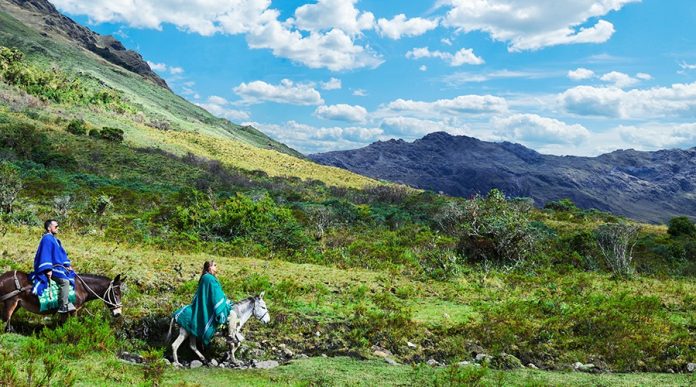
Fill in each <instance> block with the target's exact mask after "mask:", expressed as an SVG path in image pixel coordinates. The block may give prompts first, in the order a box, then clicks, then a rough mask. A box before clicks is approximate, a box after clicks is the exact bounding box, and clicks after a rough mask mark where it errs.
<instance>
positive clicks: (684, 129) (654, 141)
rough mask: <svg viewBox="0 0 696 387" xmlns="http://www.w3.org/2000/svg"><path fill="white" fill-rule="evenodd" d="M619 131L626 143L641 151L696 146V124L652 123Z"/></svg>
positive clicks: (620, 128) (622, 128) (620, 127)
mask: <svg viewBox="0 0 696 387" xmlns="http://www.w3.org/2000/svg"><path fill="white" fill-rule="evenodd" d="M617 130H618V132H619V134H620V136H621V138H622V139H623V140H624V141H626V142H627V143H628V144H629V145H630V146H631V147H632V148H635V149H639V150H657V149H667V148H690V147H694V146H696V123H686V124H669V123H667V124H665V123H660V124H657V123H650V124H644V125H641V126H619V127H618V128H617Z"/></svg>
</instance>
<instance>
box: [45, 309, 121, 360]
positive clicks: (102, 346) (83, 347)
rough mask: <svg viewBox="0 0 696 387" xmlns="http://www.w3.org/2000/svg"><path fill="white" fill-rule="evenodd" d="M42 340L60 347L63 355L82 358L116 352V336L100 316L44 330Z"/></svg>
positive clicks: (73, 319)
mask: <svg viewBox="0 0 696 387" xmlns="http://www.w3.org/2000/svg"><path fill="white" fill-rule="evenodd" d="M40 339H41V340H42V341H45V342H46V343H49V344H51V345H53V346H56V347H59V348H60V351H61V353H62V354H63V355H65V356H68V357H73V358H80V357H82V356H84V355H85V354H87V353H91V352H95V351H103V352H112V351H115V350H116V345H117V342H116V335H115V334H114V331H113V330H112V329H111V327H110V326H109V323H108V322H107V321H106V320H104V319H103V318H101V317H100V316H95V317H85V318H83V319H76V318H71V319H68V320H67V321H66V322H65V324H63V325H61V326H59V327H56V328H52V329H50V328H48V327H46V328H44V329H43V330H42V331H41V336H40Z"/></svg>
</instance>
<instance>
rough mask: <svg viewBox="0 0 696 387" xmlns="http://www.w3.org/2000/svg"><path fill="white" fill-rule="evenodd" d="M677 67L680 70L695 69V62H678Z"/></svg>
mask: <svg viewBox="0 0 696 387" xmlns="http://www.w3.org/2000/svg"><path fill="white" fill-rule="evenodd" d="M679 67H680V68H681V69H682V70H696V64H690V63H686V62H684V61H681V62H679Z"/></svg>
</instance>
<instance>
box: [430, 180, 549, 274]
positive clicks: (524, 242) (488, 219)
mask: <svg viewBox="0 0 696 387" xmlns="http://www.w3.org/2000/svg"><path fill="white" fill-rule="evenodd" d="M532 208H533V207H532V206H531V205H530V204H529V202H528V201H525V200H513V201H508V200H506V199H505V195H504V194H503V193H502V192H501V191H499V190H497V189H493V190H491V191H490V192H489V193H488V195H486V197H481V196H476V197H474V198H473V199H471V200H466V201H463V202H458V201H451V202H449V203H447V204H445V205H444V206H442V208H441V210H440V212H439V213H438V214H437V215H436V217H435V219H436V223H437V224H438V225H439V227H440V228H441V229H442V230H443V231H445V232H446V233H449V234H451V235H455V236H458V237H459V238H460V243H459V244H460V251H461V252H462V253H463V254H464V255H465V256H467V257H470V258H472V259H474V260H479V261H483V262H484V263H488V262H494V263H496V262H497V263H502V264H506V265H507V264H512V265H513V266H516V265H519V264H522V263H524V262H525V261H527V260H528V259H529V258H531V257H532V256H533V255H534V254H535V253H536V251H537V250H538V248H539V246H540V242H541V240H542V239H543V234H542V233H541V232H540V229H538V228H537V227H534V224H533V223H532V222H531V219H530V214H531V210H532Z"/></svg>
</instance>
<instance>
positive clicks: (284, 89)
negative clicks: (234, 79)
mask: <svg viewBox="0 0 696 387" xmlns="http://www.w3.org/2000/svg"><path fill="white" fill-rule="evenodd" d="M234 92H235V93H237V95H239V96H240V97H241V98H242V102H243V103H246V104H255V103H261V102H267V101H268V102H276V103H287V104H292V105H321V104H323V103H324V100H323V99H322V98H321V94H319V92H318V91H317V90H316V89H314V86H312V85H311V84H305V83H294V82H293V81H291V80H289V79H283V80H282V81H280V84H279V85H271V84H269V83H266V82H264V81H253V82H249V83H241V84H240V85H239V86H237V87H235V88H234Z"/></svg>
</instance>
